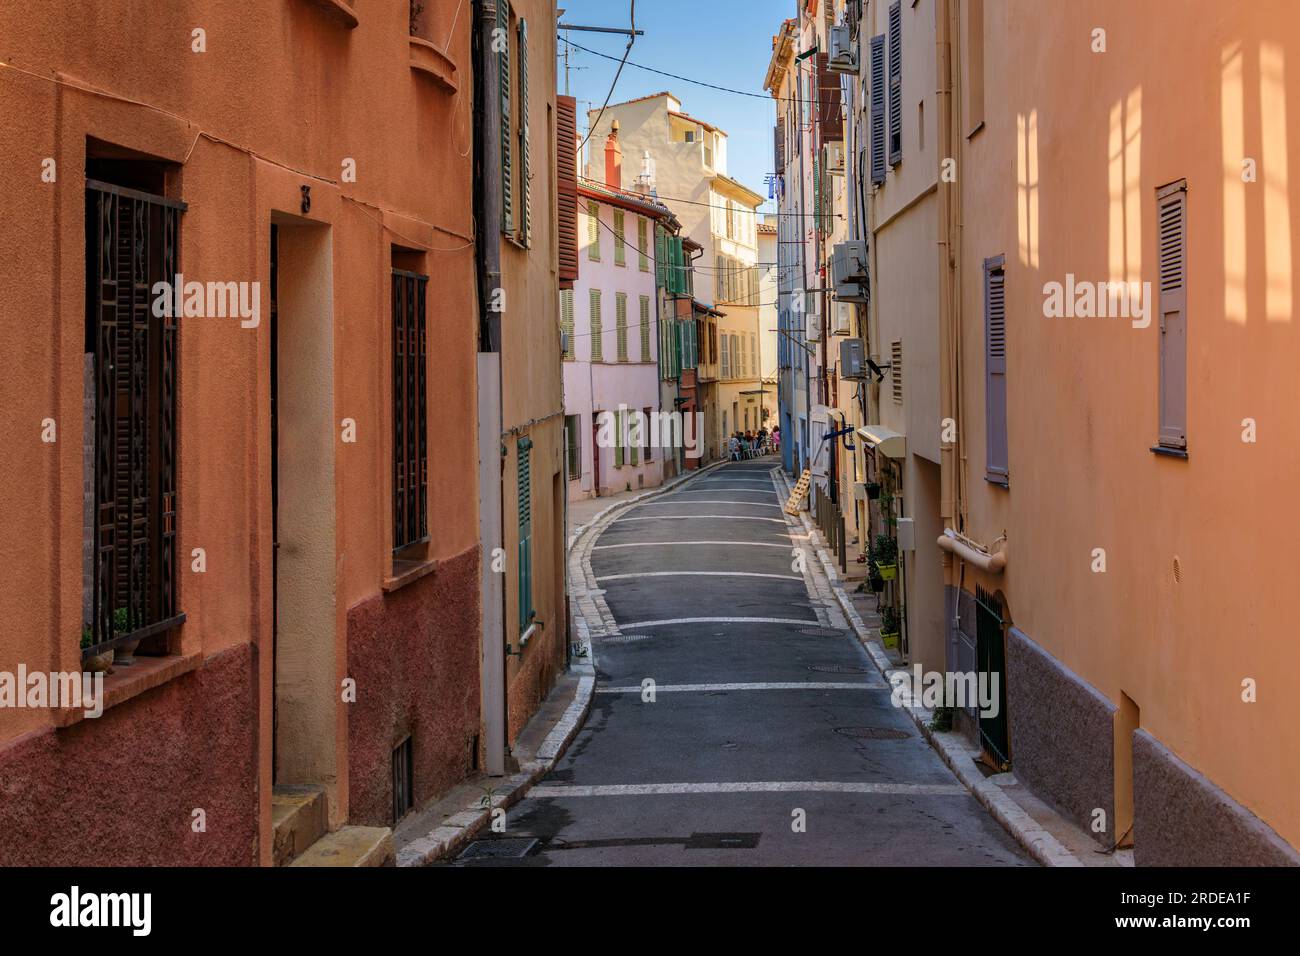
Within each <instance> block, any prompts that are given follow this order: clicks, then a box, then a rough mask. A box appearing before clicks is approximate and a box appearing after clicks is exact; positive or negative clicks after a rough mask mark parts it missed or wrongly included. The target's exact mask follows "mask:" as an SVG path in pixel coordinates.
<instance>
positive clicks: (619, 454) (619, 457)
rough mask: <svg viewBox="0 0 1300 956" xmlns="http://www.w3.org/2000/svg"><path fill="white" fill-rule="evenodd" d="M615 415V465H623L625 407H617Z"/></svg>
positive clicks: (619, 466)
mask: <svg viewBox="0 0 1300 956" xmlns="http://www.w3.org/2000/svg"><path fill="white" fill-rule="evenodd" d="M613 415H614V467H615V468H622V467H623V429H624V427H625V425H626V423H625V422H624V420H623V409H621V408H619V409H615V410H614V412H613Z"/></svg>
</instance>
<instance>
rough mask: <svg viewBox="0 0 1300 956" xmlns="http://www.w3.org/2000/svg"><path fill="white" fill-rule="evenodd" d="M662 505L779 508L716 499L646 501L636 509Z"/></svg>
mask: <svg viewBox="0 0 1300 956" xmlns="http://www.w3.org/2000/svg"><path fill="white" fill-rule="evenodd" d="M664 505H674V506H681V505H749V506H750V507H751V508H779V507H781V506H780V505H779V504H777V502H775V501H724V500H721V499H718V498H694V499H692V500H690V501H647V502H646V503H645V504H643V505H634V506H633V507H636V508H652V507H654V508H662V507H663V506H664Z"/></svg>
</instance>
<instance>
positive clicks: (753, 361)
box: [749, 332, 758, 378]
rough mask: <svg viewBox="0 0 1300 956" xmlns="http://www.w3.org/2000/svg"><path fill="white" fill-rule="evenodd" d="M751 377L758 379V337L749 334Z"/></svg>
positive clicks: (751, 333)
mask: <svg viewBox="0 0 1300 956" xmlns="http://www.w3.org/2000/svg"><path fill="white" fill-rule="evenodd" d="M749 377H750V378H758V337H757V336H756V335H755V334H754V333H753V332H750V333H749Z"/></svg>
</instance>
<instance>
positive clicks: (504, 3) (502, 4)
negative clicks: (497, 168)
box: [497, 0, 515, 233]
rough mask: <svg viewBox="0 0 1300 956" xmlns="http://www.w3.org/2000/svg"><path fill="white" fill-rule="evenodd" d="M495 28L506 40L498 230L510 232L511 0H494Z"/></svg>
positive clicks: (503, 46) (512, 181)
mask: <svg viewBox="0 0 1300 956" xmlns="http://www.w3.org/2000/svg"><path fill="white" fill-rule="evenodd" d="M497 29H498V30H500V31H501V32H500V33H499V34H498V36H500V37H502V38H503V39H504V41H505V42H503V43H502V44H501V52H500V53H498V54H497V65H498V67H499V69H500V83H501V90H500V94H501V103H500V108H501V231H502V232H506V233H513V232H514V231H515V212H514V210H515V207H514V202H515V196H514V186H515V177H514V162H513V156H514V152H513V144H512V143H511V132H512V130H513V125H512V123H511V119H510V94H511V72H510V0H497Z"/></svg>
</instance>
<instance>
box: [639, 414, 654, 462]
mask: <svg viewBox="0 0 1300 956" xmlns="http://www.w3.org/2000/svg"><path fill="white" fill-rule="evenodd" d="M641 414H642V416H643V418H642V421H644V422H645V424H644V425H642V426H641V448H642V449H643V454H642V456H641V457H642V459H643V460H644V461H646V462H650V461H652V460H653V457H654V456H653V454H652V449H653V448H654V445H653V444H652V443H651V441H650V416H651V415H653V414H654V412H653V411H652V410H651V408H650V407H649V406H648V405H647V406H646V407H645V408H643V409H641Z"/></svg>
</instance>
